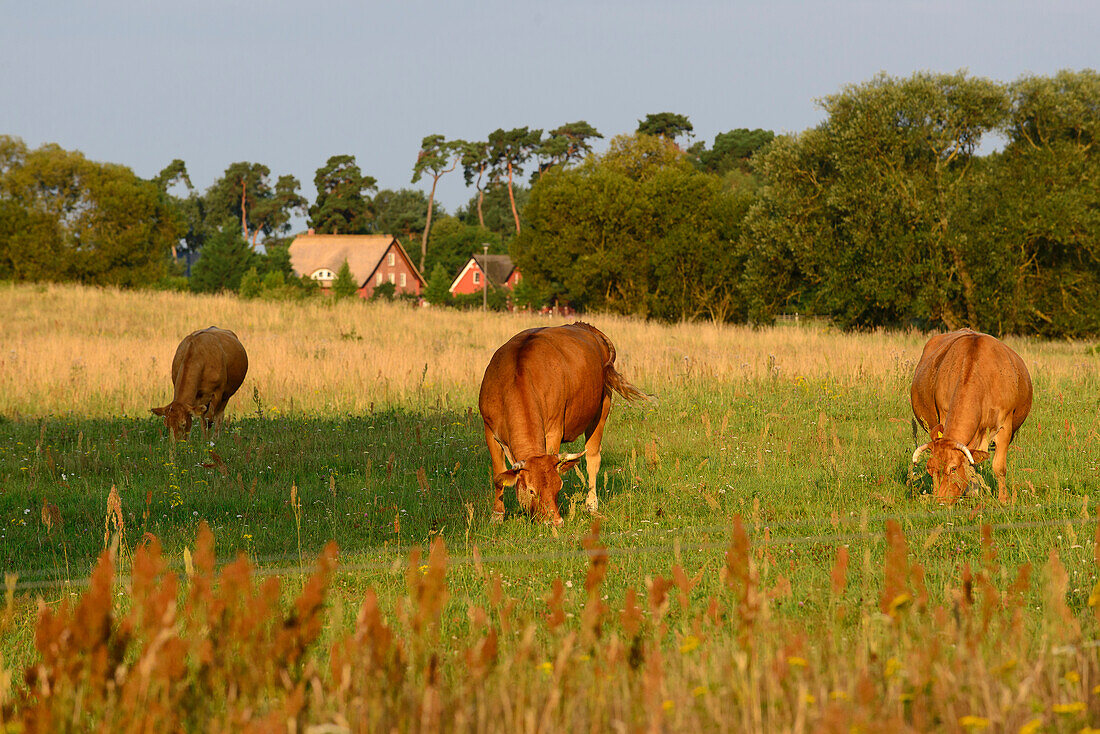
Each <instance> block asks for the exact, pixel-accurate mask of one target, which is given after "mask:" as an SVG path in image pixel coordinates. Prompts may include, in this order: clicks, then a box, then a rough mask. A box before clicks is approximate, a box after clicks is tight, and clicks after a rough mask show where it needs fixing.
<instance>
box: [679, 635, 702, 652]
mask: <svg viewBox="0 0 1100 734" xmlns="http://www.w3.org/2000/svg"><path fill="white" fill-rule="evenodd" d="M697 647H699V638H698V637H696V636H695V635H688V636H687V637H685V638H684V641H683V642H682V643H680V652H682V653H689V652H691V651H692V650H694V649H695V648H697Z"/></svg>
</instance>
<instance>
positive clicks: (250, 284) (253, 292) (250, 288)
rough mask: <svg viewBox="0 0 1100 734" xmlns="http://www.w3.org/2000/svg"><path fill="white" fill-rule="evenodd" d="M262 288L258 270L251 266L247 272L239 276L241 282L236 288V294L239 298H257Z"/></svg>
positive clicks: (262, 284)
mask: <svg viewBox="0 0 1100 734" xmlns="http://www.w3.org/2000/svg"><path fill="white" fill-rule="evenodd" d="M263 290H264V281H263V278H261V277H260V271H258V270H257V269H256V267H255V266H252V267H251V268H249V269H248V272H247V273H245V274H244V275H242V276H241V284H240V287H239V288H238V289H237V295H239V296H240V297H241V298H259V297H260V294H261V293H263Z"/></svg>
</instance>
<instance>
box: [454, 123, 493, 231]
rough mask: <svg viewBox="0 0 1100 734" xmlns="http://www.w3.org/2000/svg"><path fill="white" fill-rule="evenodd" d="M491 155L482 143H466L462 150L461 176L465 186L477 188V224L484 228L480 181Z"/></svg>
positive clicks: (483, 197)
mask: <svg viewBox="0 0 1100 734" xmlns="http://www.w3.org/2000/svg"><path fill="white" fill-rule="evenodd" d="M491 157H492V153H491V151H490V149H489V143H487V142H483V141H477V142H470V143H466V144H465V145H464V146H463V148H462V158H461V161H462V176H463V178H465V179H466V185H467V186H469V185H470V184H473V185H474V186H475V187H476V188H477V223H478V224H479V225H480V226H482V227H484V226H485V215H484V214H483V213H482V210H481V203H482V201H484V199H485V188H484V187H482V185H481V180H482V179H483V178H484V177H485V172H486V170H487V169H488V168H489V166H490V164H491V163H492V160H491Z"/></svg>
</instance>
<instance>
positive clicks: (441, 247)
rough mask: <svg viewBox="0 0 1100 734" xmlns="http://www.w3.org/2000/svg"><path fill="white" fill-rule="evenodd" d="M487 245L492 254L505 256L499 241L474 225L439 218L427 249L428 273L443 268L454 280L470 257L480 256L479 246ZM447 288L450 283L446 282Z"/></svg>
mask: <svg viewBox="0 0 1100 734" xmlns="http://www.w3.org/2000/svg"><path fill="white" fill-rule="evenodd" d="M483 244H488V245H489V251H490V252H491V253H493V254H506V253H507V249H506V248H505V247H504V246H503V245H502V244H501V242H500V238H499V237H497V236H495V235H494V234H493V233H492V232H490V231H489V230H487V229H485V228H484V227H479V226H477V225H472V224H466V223H465V222H463V221H462V220H460V219H458V218H457V217H448V216H444V217H440V219H439V221H438V223H437V224H436V225H435V226H434V227H432V236H431V240H430V247H429V248H428V260H427V265H426V268H427V272H429V273H430V272H432V271H433V270H434V269H435V266H436V265H438V264H442V265H443V267H444V268H445V269H446V270H447V272H448V273H450V274H451V277H452V278H454V277H455V276H456V275H457V274H458V270H459V268H461V267H462V266H463V265H465V264H466V261H467V260H469V259H470V255H474V254H480V253H481V252H482V245H483ZM447 282H448V284H450V281H447Z"/></svg>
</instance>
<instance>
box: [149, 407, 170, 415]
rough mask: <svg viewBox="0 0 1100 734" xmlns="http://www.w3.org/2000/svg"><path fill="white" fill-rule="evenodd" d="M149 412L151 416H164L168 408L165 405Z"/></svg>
mask: <svg viewBox="0 0 1100 734" xmlns="http://www.w3.org/2000/svg"><path fill="white" fill-rule="evenodd" d="M149 412H150V413H152V414H153V415H164V414H166V413H167V412H168V406H167V405H166V406H164V407H163V408H149Z"/></svg>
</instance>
